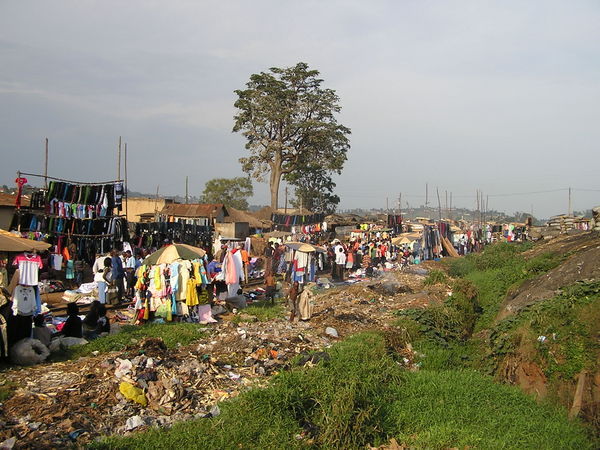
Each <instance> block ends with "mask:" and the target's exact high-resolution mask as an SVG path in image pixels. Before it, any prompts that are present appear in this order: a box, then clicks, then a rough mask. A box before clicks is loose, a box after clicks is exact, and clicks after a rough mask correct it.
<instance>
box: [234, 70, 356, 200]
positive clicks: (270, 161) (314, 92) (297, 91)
mask: <svg viewBox="0 0 600 450" xmlns="http://www.w3.org/2000/svg"><path fill="white" fill-rule="evenodd" d="M318 75H319V72H318V71H317V70H310V69H309V68H308V65H307V64H306V63H302V62H301V63H298V64H296V65H295V66H294V67H288V68H277V67H273V68H271V69H269V72H261V73H258V74H253V75H251V76H250V81H249V82H248V83H246V89H244V90H236V91H235V93H236V94H237V95H238V99H237V100H236V102H235V105H234V106H235V107H236V108H237V109H238V114H237V115H236V116H235V117H234V120H235V124H234V127H233V131H234V132H242V134H243V135H244V137H245V138H246V141H247V142H246V149H248V150H249V151H250V156H248V157H245V158H240V163H241V164H242V169H243V170H244V172H246V173H248V174H249V175H250V176H251V177H253V178H255V179H256V180H258V181H265V179H266V176H267V174H268V175H269V184H270V188H271V207H272V208H277V206H278V204H277V202H278V198H279V184H280V182H281V178H282V176H284V175H286V174H290V173H292V172H294V171H295V170H299V169H300V168H302V167H303V166H306V163H307V162H308V161H310V162H311V164H313V165H315V166H318V167H320V168H322V169H323V170H325V171H327V172H329V173H331V172H335V173H340V172H341V170H342V168H343V166H344V162H345V161H346V159H347V158H346V153H347V151H348V149H349V148H350V143H349V140H348V135H349V134H350V129H348V128H346V127H345V126H343V125H341V124H339V123H338V122H337V119H336V117H335V115H336V114H337V113H339V112H340V109H341V108H340V106H339V103H338V102H339V98H338V96H337V95H336V93H335V91H334V90H332V89H324V88H322V87H321V84H322V83H323V80H321V79H319V78H318Z"/></svg>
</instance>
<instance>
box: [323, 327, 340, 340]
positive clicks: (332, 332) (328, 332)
mask: <svg viewBox="0 0 600 450" xmlns="http://www.w3.org/2000/svg"><path fill="white" fill-rule="evenodd" d="M325 334H326V335H327V336H331V337H334V338H337V337H339V335H338V332H337V330H336V329H335V328H333V327H327V328H325Z"/></svg>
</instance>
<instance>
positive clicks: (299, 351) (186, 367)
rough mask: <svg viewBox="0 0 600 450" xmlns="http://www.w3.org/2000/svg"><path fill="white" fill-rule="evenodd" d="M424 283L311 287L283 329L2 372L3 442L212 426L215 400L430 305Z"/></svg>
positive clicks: (213, 332) (228, 323)
mask: <svg viewBox="0 0 600 450" xmlns="http://www.w3.org/2000/svg"><path fill="white" fill-rule="evenodd" d="M423 279H424V276H423V275H415V274H409V273H400V272H391V273H389V274H386V276H385V277H383V278H380V279H374V280H370V281H364V282H360V283H356V284H354V285H352V286H345V287H342V288H330V289H325V288H321V289H317V290H316V295H315V297H314V303H315V304H314V314H313V317H312V318H311V319H310V321H306V322H304V321H299V322H289V320H288V317H287V313H286V314H285V316H284V317H279V318H275V319H272V320H269V321H265V322H260V321H258V319H257V318H256V317H254V316H252V315H250V314H248V313H244V314H243V315H242V314H239V315H234V314H231V313H229V314H225V315H223V320H221V321H220V322H219V323H217V324H214V325H211V326H207V327H206V328H205V332H206V335H207V337H205V338H203V339H202V340H201V341H199V342H196V343H194V344H190V345H188V346H181V347H179V348H176V349H167V348H166V347H165V345H164V343H163V342H162V340H161V339H159V338H147V339H145V340H143V341H141V342H135V343H132V344H131V345H130V346H129V347H128V348H126V349H125V350H123V351H120V352H111V353H107V354H100V355H96V356H90V357H84V358H80V359H78V360H76V361H68V362H58V363H53V364H50V365H48V364H46V365H38V366H34V367H29V368H27V369H22V370H12V371H7V372H5V374H4V380H5V382H7V383H11V384H12V385H14V386H15V393H14V395H13V396H12V397H10V398H9V399H7V400H6V401H4V403H3V404H2V407H1V408H0V442H2V441H5V440H6V439H9V438H11V437H16V438H17V439H16V446H21V447H27V446H36V447H63V446H67V445H73V444H75V445H77V446H84V445H86V444H88V443H89V442H91V441H93V440H94V439H97V438H99V437H100V436H105V435H111V434H126V433H129V432H136V431H139V430H143V429H147V428H148V427H152V426H170V425H171V424H173V423H175V422H178V421H186V420H191V419H200V418H205V419H206V420H210V417H214V416H216V415H218V414H219V407H218V403H219V402H220V401H221V400H224V399H227V398H231V397H235V396H237V395H238V394H239V392H240V391H242V390H244V389H248V388H250V387H260V386H264V385H265V384H266V383H267V381H268V379H269V376H271V375H273V374H276V373H277V372H279V371H281V370H285V369H286V368H287V367H289V365H290V364H291V360H292V358H294V357H296V356H297V355H302V358H301V359H300V364H303V365H311V364H315V363H316V362H315V361H318V360H322V359H327V358H328V355H327V354H326V353H323V352H320V353H312V352H315V351H317V352H318V351H319V350H323V349H325V348H327V347H329V346H330V345H332V344H333V343H334V342H336V341H338V340H339V339H341V338H344V337H346V336H347V335H349V334H353V333H355V332H359V331H362V330H366V329H376V328H382V327H383V328H385V327H386V326H387V323H390V322H391V321H393V320H394V319H395V315H394V312H395V311H397V310H398V309H403V308H407V307H424V306H426V305H427V304H428V302H429V301H430V299H428V296H430V297H431V298H435V296H436V295H437V294H435V293H433V294H429V293H428V292H427V291H423V290H422V289H423V285H422V281H423ZM427 289H431V288H427ZM235 317H237V319H236V320H233V318H235ZM240 319H241V320H240ZM405 353H406V354H403V355H402V357H403V359H402V360H401V363H402V364H403V365H406V366H407V367H408V368H411V367H413V366H414V358H413V356H412V352H411V350H407V351H406V352H405ZM319 355H321V356H319Z"/></svg>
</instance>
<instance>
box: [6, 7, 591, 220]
mask: <svg viewBox="0 0 600 450" xmlns="http://www.w3.org/2000/svg"><path fill="white" fill-rule="evenodd" d="M300 61H303V62H306V63H307V64H309V66H310V67H311V68H313V69H317V70H319V71H320V76H321V78H323V80H324V87H327V88H331V89H334V90H336V92H337V93H338V95H339V97H340V105H341V107H342V111H341V113H340V114H339V116H338V120H339V122H340V123H342V124H343V125H345V126H347V127H349V128H350V129H351V130H352V134H351V136H350V142H351V149H350V151H349V153H348V161H347V163H346V165H345V167H344V171H343V173H342V175H340V176H339V177H336V179H335V181H336V183H337V189H336V193H338V195H339V196H340V197H341V204H340V208H341V209H350V208H360V207H363V208H378V207H381V208H385V207H386V204H389V205H390V207H394V206H396V205H397V199H398V195H399V193H400V192H401V193H402V207H403V208H404V207H406V206H408V205H410V206H415V205H420V204H423V203H424V202H425V184H426V183H428V185H429V193H430V198H429V201H430V203H431V202H437V198H433V199H432V198H431V195H432V194H435V190H436V188H438V189H439V190H440V192H441V193H442V203H444V202H445V199H444V196H445V192H446V191H448V192H449V193H450V192H452V195H453V203H454V205H456V206H464V207H473V208H474V207H475V204H476V190H477V189H480V190H481V191H482V192H483V195H484V196H485V197H486V198H488V199H489V200H488V202H489V208H490V209H497V210H502V211H506V212H509V213H512V212H515V211H526V212H530V211H532V210H533V213H534V215H535V216H537V217H549V216H551V215H554V214H560V213H566V212H567V210H568V190H567V189H568V188H569V187H571V188H572V207H573V209H574V210H582V209H587V208H591V207H592V206H596V205H600V176H599V174H600V149H599V147H600V3H599V2H598V1H597V0H591V1H585V0H581V1H575V2H565V1H554V0H541V1H528V2H522V1H484V0H474V1H454V2H447V1H442V0H440V1H429V0H412V1H411V0H396V1H368V2H366V1H351V0H350V1H333V0H330V1H327V2H323V1H316V0H315V1H312V0H306V1H302V2H292V1H281V0H271V1H267V0H254V1H251V2H249V1H247V0H246V1H241V0H240V1H234V0H232V1H198V0H195V1H178V0H170V1H168V2H165V1H156V0H128V1H126V2H124V1H114V0H102V1H92V0H72V1H65V0H56V1H52V2H48V1H42V0H40V1H29V0H19V1H7V0H5V1H1V2H0V161H1V164H0V184H5V183H6V184H10V183H12V182H13V180H14V178H15V176H16V171H17V170H21V171H24V172H32V173H43V166H44V156H43V155H44V139H45V138H48V139H49V148H50V158H49V168H48V173H49V175H51V176H55V177H59V178H67V179H72V180H78V181H108V180H113V179H116V177H117V144H118V138H119V136H122V138H123V142H127V146H128V184H129V188H130V189H131V190H135V191H141V192H148V193H154V192H156V189H157V186H159V192H160V194H161V195H165V196H167V195H176V194H179V195H182V194H184V192H185V177H186V176H189V190H190V194H193V195H198V194H200V193H201V192H202V190H203V188H204V184H205V183H206V181H208V180H209V179H212V178H221V177H225V178H229V177H235V176H242V175H243V173H242V171H241V166H240V164H239V162H238V159H239V158H240V157H243V156H245V155H246V154H247V150H245V148H244V144H245V142H244V139H243V137H242V136H241V135H240V134H236V133H232V127H233V116H234V115H235V112H236V110H235V108H234V106H233V104H234V102H235V99H236V95H235V93H234V90H236V89H243V88H244V87H245V84H246V83H247V81H248V80H249V77H250V75H251V74H253V73H258V72H261V71H266V70H268V69H269V68H270V67H289V66H293V65H295V64H296V63H298V62H300ZM30 181H34V179H33V178H30ZM34 183H35V182H34ZM38 183H39V181H38ZM282 199H283V195H282V194H280V203H282V202H283V200H282ZM250 203H254V204H268V203H269V196H268V186H267V185H266V184H264V183H263V184H260V183H255V195H254V198H253V199H251V202H250ZM281 206H282V205H281Z"/></svg>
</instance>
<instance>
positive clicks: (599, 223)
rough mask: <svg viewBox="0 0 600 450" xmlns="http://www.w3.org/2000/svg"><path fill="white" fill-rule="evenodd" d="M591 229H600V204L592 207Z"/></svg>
mask: <svg viewBox="0 0 600 450" xmlns="http://www.w3.org/2000/svg"><path fill="white" fill-rule="evenodd" d="M591 226H592V230H594V231H600V206H596V207H595V208H592V222H591Z"/></svg>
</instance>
